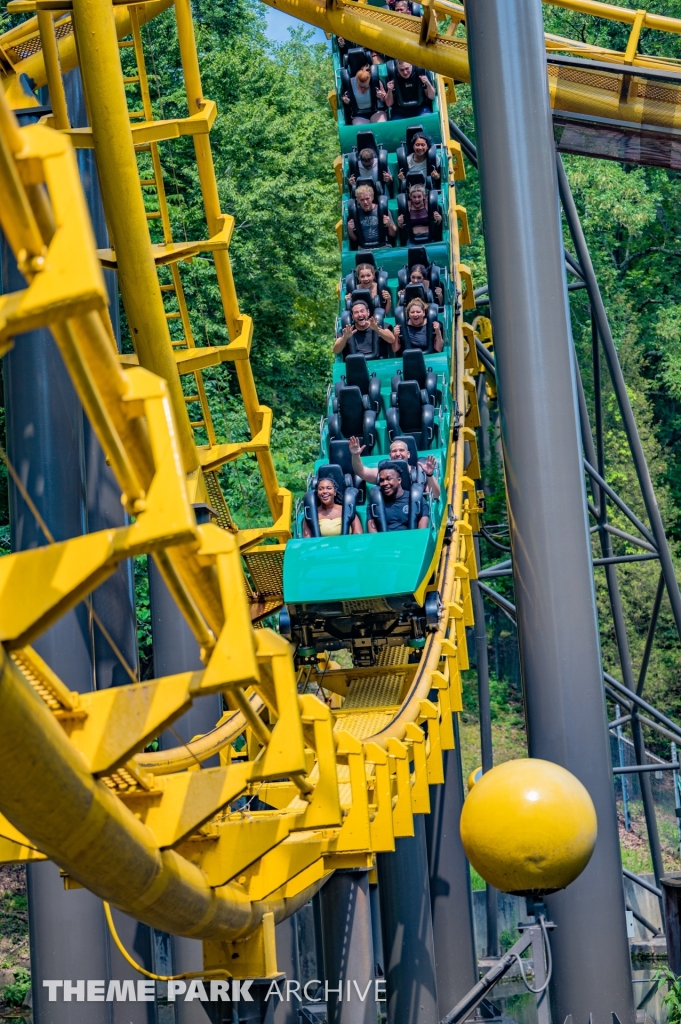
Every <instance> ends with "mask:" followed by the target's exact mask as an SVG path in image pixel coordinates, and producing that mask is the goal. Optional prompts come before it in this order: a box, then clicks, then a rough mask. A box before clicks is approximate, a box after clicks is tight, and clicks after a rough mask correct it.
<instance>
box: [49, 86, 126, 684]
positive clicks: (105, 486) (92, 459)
mask: <svg viewBox="0 0 681 1024" xmlns="http://www.w3.org/2000/svg"><path fill="white" fill-rule="evenodd" d="M64 92H65V94H66V104H67V107H68V111H69V120H70V122H71V127H72V128H85V127H86V126H87V123H88V120H87V111H86V109H85V95H84V93H83V82H82V79H81V75H80V69H79V68H74V69H73V71H69V72H68V73H67V74H66V75H64ZM76 159H77V161H78V170H79V171H80V180H81V184H82V186H83V191H84V192H85V198H86V199H87V204H88V210H89V211H90V219H91V221H92V228H93V231H94V235H95V241H96V243H97V245H98V246H99V247H100V248H106V247H107V246H108V245H109V234H108V230H107V226H106V219H105V217H104V206H103V204H102V193H101V190H100V187H99V179H98V177H97V164H96V161H95V153H94V150H92V149H77V150H76ZM104 277H105V280H106V284H107V290H108V292H109V315H110V316H111V323H112V326H113V329H114V335H115V337H116V339H117V340H118V341H119V342H120V315H119V301H118V278H117V275H116V272H115V271H113V270H105V271H104ZM83 441H84V453H85V477H86V511H87V531H88V533H95V532H97V531H98V530H107V529H112V528H113V529H115V528H116V527H119V526H125V525H126V522H127V516H126V514H125V510H124V508H123V506H122V505H121V500H120V497H121V489H120V487H119V486H118V484H117V482H116V478H115V477H114V474H113V472H112V470H111V467H110V466H108V465H107V462H106V458H105V456H104V452H103V451H102V448H101V446H100V444H99V441H98V440H97V437H96V435H95V433H94V431H93V430H92V428H91V426H90V424H89V422H88V420H87V419H85V420H84V427H83ZM91 601H92V607H93V609H94V611H95V613H96V615H97V617H98V618H99V619H100V621H101V622H102V623H103V625H104V628H105V629H106V631H107V633H108V634H109V636H110V637H111V638H112V640H113V642H114V643H115V645H116V647H117V648H118V650H119V651H120V652H121V654H122V655H123V657H124V658H125V661H126V662H127V664H128V666H129V667H130V668H131V669H132V670H133V672H137V635H136V624H135V591H134V584H133V567H132V560H131V559H128V560H127V561H125V562H122V563H121V565H119V567H118V569H117V570H116V572H115V573H114V574H113V576H110V577H109V579H108V580H105V582H104V583H102V584H101V585H100V586H99V587H98V588H97V590H95V591H94V592H93V594H92V597H91ZM92 643H93V650H94V660H95V685H96V688H97V689H98V690H102V689H106V688H107V687H109V686H123V685H126V684H129V683H130V682H131V679H130V676H129V674H128V673H127V672H126V670H125V668H124V667H123V665H122V664H121V661H120V658H119V657H118V655H117V654H116V653H115V651H114V650H113V648H112V647H111V645H110V644H109V642H108V640H107V639H106V637H105V636H104V634H103V633H102V631H101V629H100V628H99V626H98V625H97V623H96V622H93V624H92Z"/></svg>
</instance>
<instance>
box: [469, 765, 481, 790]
mask: <svg viewBox="0 0 681 1024" xmlns="http://www.w3.org/2000/svg"><path fill="white" fill-rule="evenodd" d="M481 778H482V766H481V767H480V768H474V769H473V771H472V772H471V773H470V775H469V776H468V792H469V793H470V791H471V790H472V788H473V786H474V785H475V783H476V782H480V779H481Z"/></svg>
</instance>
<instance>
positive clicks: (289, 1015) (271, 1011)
mask: <svg viewBox="0 0 681 1024" xmlns="http://www.w3.org/2000/svg"><path fill="white" fill-rule="evenodd" d="M274 937H275V941H276V946H277V969H278V970H279V971H283V973H284V974H285V975H286V981H289V982H294V981H297V982H300V980H301V978H300V958H299V955H298V928H297V921H296V915H295V914H292V916H291V917H287V918H286V920H285V921H282V922H281V923H280V924H278V925H277V927H276V928H275V930H274ZM279 987H280V988H281V991H282V995H283V996H284V998H283V999H282V1000H281V1001H279V1000H278V999H276V997H274V998H273V999H272V1000H271V1004H272V1005H271V1006H268V1007H267V1010H268V1013H267V1016H266V1018H265V1020H266V1024H270V1021H271V1022H272V1024H298V1020H299V1018H298V1008H299V1007H300V1006H301V1002H300V1001H299V1000H298V998H297V996H296V995H295V994H294V992H293V986H291V991H290V993H289V998H288V999H287V998H286V994H287V989H286V982H283V983H281V984H280V986H279ZM301 1000H302V995H301Z"/></svg>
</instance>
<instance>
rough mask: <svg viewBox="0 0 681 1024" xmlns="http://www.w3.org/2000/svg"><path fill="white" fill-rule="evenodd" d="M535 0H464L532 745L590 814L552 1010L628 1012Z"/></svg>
mask: <svg viewBox="0 0 681 1024" xmlns="http://www.w3.org/2000/svg"><path fill="white" fill-rule="evenodd" d="M541 6H542V5H541V0H469V3H468V4H467V8H466V13H467V32H468V52H469V57H470V60H471V78H472V92H473V104H474V112H475V119H476V128H477V140H478V158H479V162H480V185H481V197H482V212H483V223H484V230H485V249H486V255H487V266H488V281H489V285H490V297H491V301H492V308H493V310H494V314H495V321H494V337H495V355H496V370H497V382H498V389H499V409H500V413H501V427H502V437H503V447H504V463H505V470H506V485H507V496H508V504H509V522H510V524H511V543H512V548H513V563H514V580H515V592H516V604H517V608H518V622H519V629H518V640H519V648H520V657H521V666H522V675H523V685H524V692H525V705H526V716H527V725H528V739H529V749H530V754H531V756H533V757H540V758H545V759H546V760H549V761H554V762H556V763H558V764H561V765H563V767H565V768H567V769H568V770H569V771H571V772H573V773H574V774H575V775H576V776H577V777H578V778H579V779H580V780H581V781H582V782H583V783H584V785H585V786H586V788H587V789H588V791H589V793H590V794H591V797H592V799H593V801H594V804H595V807H596V813H597V815H598V840H597V843H596V849H595V851H594V855H593V857H592V859H591V862H590V863H589V865H588V867H587V868H586V870H585V871H584V873H583V874H582V875H581V877H580V878H579V879H577V881H576V882H574V883H573V884H572V885H571V886H570V887H569V888H568V889H567V890H566V891H564V892H561V893H557V894H556V895H554V896H550V897H549V898H548V901H547V903H548V908H549V914H550V915H551V917H552V918H553V919H554V921H555V922H556V924H557V928H556V931H555V932H554V933H553V936H552V945H553V950H554V971H553V983H552V989H551V998H552V1004H553V1011H554V1012H553V1019H554V1020H555V1021H556V1022H559V1024H560V1022H563V1021H564V1020H565V1018H566V1017H567V1016H568V1015H569V1014H572V1019H573V1021H574V1024H585V1022H586V1021H588V1020H589V1014H590V1013H592V1014H593V1021H594V1024H610V1022H611V1017H610V1014H611V1013H612V1012H615V1013H617V1015H618V1017H619V1019H620V1021H622V1024H632V1022H633V1020H634V1005H633V999H632V987H631V966H630V961H629V947H628V941H627V935H626V924H625V916H624V906H623V901H622V889H621V880H620V871H621V862H620V852H619V840H618V834H617V821H616V817H615V802H614V791H613V785H612V775H611V768H610V752H609V746H608V737H607V731H606V715H605V701H604V696H603V688H602V675H601V661H600V650H599V642H598V626H597V619H596V602H595V594H594V587H593V579H592V575H591V556H590V543H589V533H588V523H587V518H586V495H585V489H584V478H583V470H582V462H581V450H580V442H579V426H578V418H577V403H576V388H575V379H574V366H573V363H572V358H571V346H572V341H571V334H570V323H569V312H568V302H567V288H566V282H565V272H564V268H563V242H562V234H561V228H560V221H559V211H558V192H557V180H556V167H555V157H554V146H553V135H552V128H551V111H550V105H549V96H548V89H547V79H546V55H545V50H544V35H543V26H542V11H541Z"/></svg>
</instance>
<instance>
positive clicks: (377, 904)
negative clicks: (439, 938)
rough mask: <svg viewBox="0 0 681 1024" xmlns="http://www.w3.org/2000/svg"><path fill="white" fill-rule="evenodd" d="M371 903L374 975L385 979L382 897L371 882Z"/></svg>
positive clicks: (376, 885)
mask: <svg viewBox="0 0 681 1024" xmlns="http://www.w3.org/2000/svg"><path fill="white" fill-rule="evenodd" d="M431 793H432V790H431ZM431 801H432V796H431ZM431 899H432V895H431ZM369 902H370V903H371V938H372V939H373V943H374V973H375V975H376V977H377V978H384V977H385V956H384V955H383V936H382V935H381V896H380V893H379V891H378V883H377V882H376V883H374V882H369Z"/></svg>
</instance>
